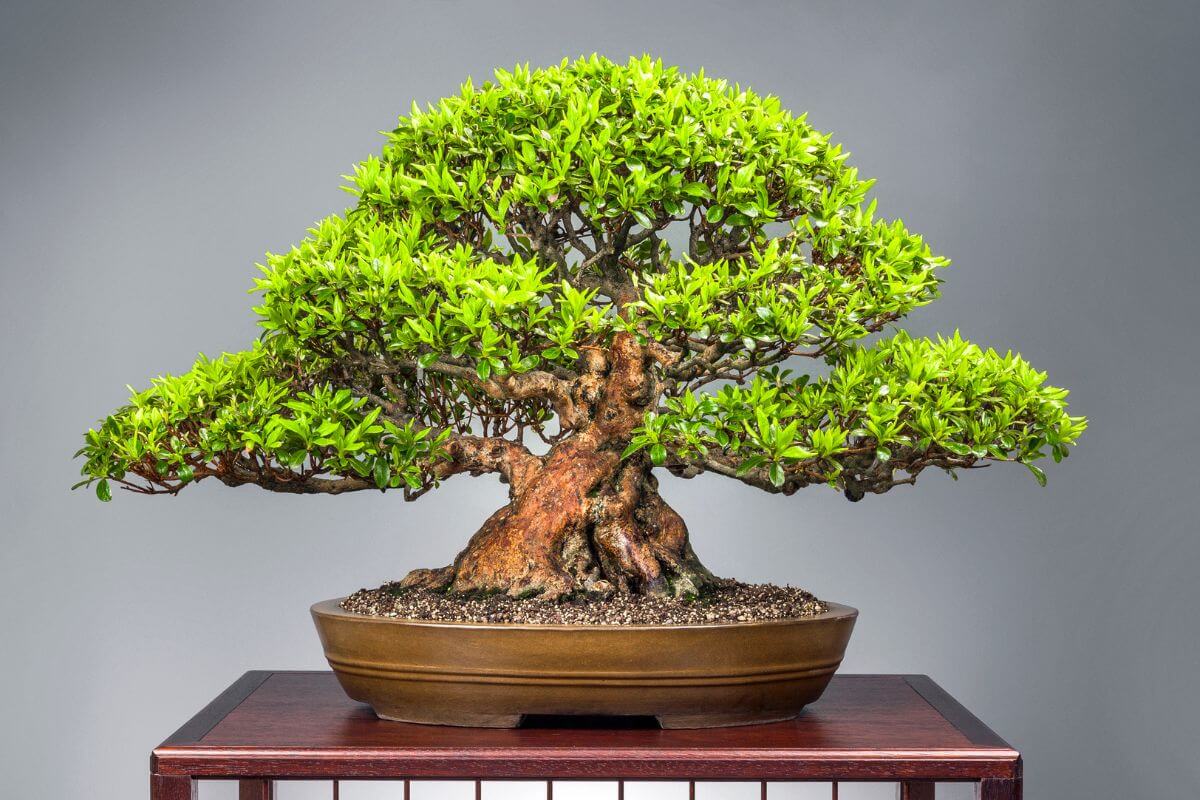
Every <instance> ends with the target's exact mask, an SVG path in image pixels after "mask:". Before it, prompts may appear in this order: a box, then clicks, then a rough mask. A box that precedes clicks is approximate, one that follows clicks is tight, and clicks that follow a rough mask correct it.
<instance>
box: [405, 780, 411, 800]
mask: <svg viewBox="0 0 1200 800" xmlns="http://www.w3.org/2000/svg"><path fill="white" fill-rule="evenodd" d="M410 797H412V782H411V781H408V780H405V781H404V800H409V798H410Z"/></svg>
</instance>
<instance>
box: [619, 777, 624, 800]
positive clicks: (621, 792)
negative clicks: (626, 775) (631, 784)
mask: <svg viewBox="0 0 1200 800" xmlns="http://www.w3.org/2000/svg"><path fill="white" fill-rule="evenodd" d="M617 800H625V781H617Z"/></svg>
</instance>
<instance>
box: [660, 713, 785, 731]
mask: <svg viewBox="0 0 1200 800" xmlns="http://www.w3.org/2000/svg"><path fill="white" fill-rule="evenodd" d="M797 716H799V711H798V710H796V709H791V710H788V711H785V712H778V713H775V714H748V713H733V714H659V715H658V724H659V725H660V726H661V727H662V728H663V730H672V729H687V728H733V727H737V726H738V725H763V724H765V723H768V722H786V721H787V720H790V719H795V718H796V717H797Z"/></svg>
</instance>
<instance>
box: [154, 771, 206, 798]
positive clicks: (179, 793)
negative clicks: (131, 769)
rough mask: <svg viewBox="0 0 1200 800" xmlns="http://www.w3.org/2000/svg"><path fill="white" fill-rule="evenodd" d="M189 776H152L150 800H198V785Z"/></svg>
mask: <svg viewBox="0 0 1200 800" xmlns="http://www.w3.org/2000/svg"><path fill="white" fill-rule="evenodd" d="M197 783H198V781H194V780H192V779H191V778H190V777H188V776H187V775H157V774H151V775H150V800H196V798H197V797H198V796H199V792H198V791H197V786H196V784H197Z"/></svg>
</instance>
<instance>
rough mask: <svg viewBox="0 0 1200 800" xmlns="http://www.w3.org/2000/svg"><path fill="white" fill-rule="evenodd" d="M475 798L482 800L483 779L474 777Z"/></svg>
mask: <svg viewBox="0 0 1200 800" xmlns="http://www.w3.org/2000/svg"><path fill="white" fill-rule="evenodd" d="M475 800H483V781H481V780H479V779H478V778H476V779H475Z"/></svg>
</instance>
